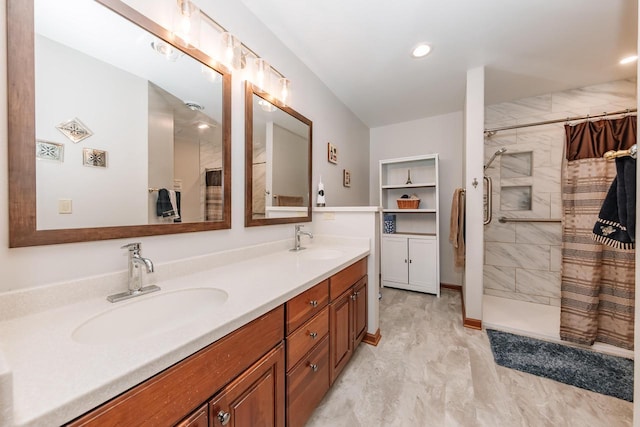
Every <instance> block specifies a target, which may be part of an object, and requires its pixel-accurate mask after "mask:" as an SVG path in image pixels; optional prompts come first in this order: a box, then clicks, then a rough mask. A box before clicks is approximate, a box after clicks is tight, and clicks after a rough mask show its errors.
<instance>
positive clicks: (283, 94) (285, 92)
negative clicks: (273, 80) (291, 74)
mask: <svg viewBox="0 0 640 427" xmlns="http://www.w3.org/2000/svg"><path fill="white" fill-rule="evenodd" d="M279 84H280V102H281V103H282V105H287V102H289V93H290V92H291V80H289V79H288V78H286V77H282V78H281V79H280V81H279Z"/></svg>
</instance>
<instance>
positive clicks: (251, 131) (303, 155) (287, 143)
mask: <svg viewBox="0 0 640 427" xmlns="http://www.w3.org/2000/svg"><path fill="white" fill-rule="evenodd" d="M311 134H312V123H311V121H310V120H309V119H307V118H306V117H304V116H302V115H301V114H299V113H298V112H296V111H295V110H293V109H291V108H289V107H285V106H280V105H279V104H278V103H277V101H275V100H274V99H273V98H271V97H270V96H269V95H268V94H266V93H263V92H260V91H259V90H258V89H257V88H256V87H254V86H253V85H252V84H251V83H249V82H247V85H246V95H245V138H246V143H245V150H246V161H245V173H246V177H247V179H246V194H245V226H254V225H267V224H285V223H292V222H308V221H311V195H310V189H311V144H312V141H311Z"/></svg>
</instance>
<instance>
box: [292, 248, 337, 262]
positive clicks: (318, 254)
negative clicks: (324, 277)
mask: <svg viewBox="0 0 640 427" xmlns="http://www.w3.org/2000/svg"><path fill="white" fill-rule="evenodd" d="M342 255H344V252H342V251H340V250H338V249H306V250H304V251H302V252H300V257H301V258H305V259H317V260H326V259H336V258H339V257H341V256H342Z"/></svg>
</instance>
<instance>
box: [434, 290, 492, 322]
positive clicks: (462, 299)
mask: <svg viewBox="0 0 640 427" xmlns="http://www.w3.org/2000/svg"><path fill="white" fill-rule="evenodd" d="M440 287H441V288H445V289H451V290H454V291H458V292H460V302H461V303H462V326H464V327H465V328H469V329H479V330H482V320H479V319H471V318H469V317H467V312H466V310H465V307H464V293H463V292H462V286H461V285H452V284H450V283H440Z"/></svg>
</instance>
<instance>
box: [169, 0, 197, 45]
mask: <svg viewBox="0 0 640 427" xmlns="http://www.w3.org/2000/svg"><path fill="white" fill-rule="evenodd" d="M176 1H177V7H176V8H175V9H174V16H173V36H174V38H175V42H176V43H178V44H180V45H181V46H183V47H197V46H198V45H199V42H200V9H199V8H198V6H196V5H195V4H194V3H193V2H192V1H191V0H176Z"/></svg>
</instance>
